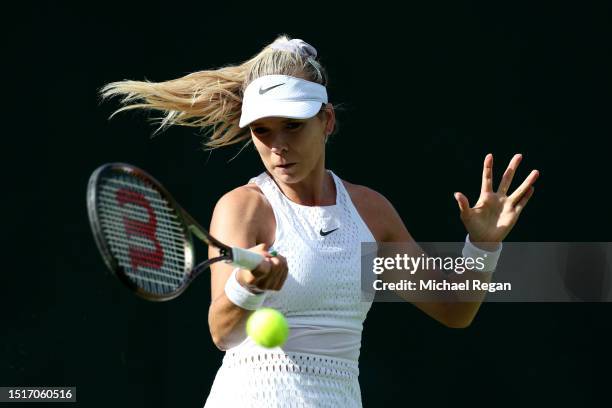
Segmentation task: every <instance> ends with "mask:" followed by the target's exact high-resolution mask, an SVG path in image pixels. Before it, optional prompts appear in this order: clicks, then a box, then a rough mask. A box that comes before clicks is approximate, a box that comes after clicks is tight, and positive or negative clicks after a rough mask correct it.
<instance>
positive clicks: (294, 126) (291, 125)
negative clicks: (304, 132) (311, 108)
mask: <svg viewBox="0 0 612 408" xmlns="http://www.w3.org/2000/svg"><path fill="white" fill-rule="evenodd" d="M300 126H302V123H301V122H289V123H287V128H288V129H298V128H300Z"/></svg>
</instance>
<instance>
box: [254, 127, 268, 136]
mask: <svg viewBox="0 0 612 408" xmlns="http://www.w3.org/2000/svg"><path fill="white" fill-rule="evenodd" d="M266 130H267V129H266V128H263V127H256V128H253V132H254V133H257V134H258V135H259V134H262V133H265V132H266Z"/></svg>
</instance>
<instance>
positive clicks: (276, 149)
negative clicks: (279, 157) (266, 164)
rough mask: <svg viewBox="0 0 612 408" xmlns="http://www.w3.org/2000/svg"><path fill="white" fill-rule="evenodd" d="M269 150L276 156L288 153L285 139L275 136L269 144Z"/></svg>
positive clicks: (281, 136) (279, 135)
mask: <svg viewBox="0 0 612 408" xmlns="http://www.w3.org/2000/svg"><path fill="white" fill-rule="evenodd" d="M270 150H272V153H276V154H281V153H283V152H286V151H288V150H289V149H288V147H287V141H286V138H285V137H284V136H283V135H281V134H277V135H276V136H275V137H274V140H272V143H271V144H270Z"/></svg>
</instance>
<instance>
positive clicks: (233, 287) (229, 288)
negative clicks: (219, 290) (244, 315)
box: [225, 268, 266, 310]
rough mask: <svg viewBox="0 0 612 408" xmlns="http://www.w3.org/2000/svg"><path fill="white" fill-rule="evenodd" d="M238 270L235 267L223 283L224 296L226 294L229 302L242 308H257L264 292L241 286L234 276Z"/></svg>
mask: <svg viewBox="0 0 612 408" xmlns="http://www.w3.org/2000/svg"><path fill="white" fill-rule="evenodd" d="M239 270H240V268H235V269H234V270H233V271H232V274H231V275H230V277H229V279H228V280H227V282H226V283H225V296H227V298H228V299H229V300H230V302H232V303H233V304H235V305H236V306H240V307H241V308H243V309H247V310H256V309H259V308H260V307H261V305H262V304H263V302H264V299H265V297H266V292H262V293H253V292H250V291H249V290H248V289H247V288H245V287H244V286H242V285H241V284H240V282H238V279H237V278H236V274H237V273H238V271H239Z"/></svg>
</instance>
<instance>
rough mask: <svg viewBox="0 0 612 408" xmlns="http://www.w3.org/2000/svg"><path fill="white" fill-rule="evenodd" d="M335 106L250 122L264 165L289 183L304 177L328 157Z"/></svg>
mask: <svg viewBox="0 0 612 408" xmlns="http://www.w3.org/2000/svg"><path fill="white" fill-rule="evenodd" d="M334 124H335V116H334V111H333V107H332V105H331V104H328V105H327V107H326V111H325V113H319V114H317V115H315V116H313V117H312V118H309V119H288V118H280V117H268V118H262V119H259V120H256V121H255V122H253V123H251V124H250V125H249V127H250V129H251V137H252V139H253V143H254V144H255V148H256V149H257V151H258V152H259V156H260V157H261V160H262V161H263V163H264V166H265V167H266V169H267V170H268V172H270V174H272V175H273V176H274V178H276V179H277V180H279V181H282V182H284V183H287V184H292V183H298V182H300V181H302V180H304V179H305V178H306V177H307V176H308V175H309V174H311V172H312V171H313V170H314V169H315V168H316V167H317V166H323V165H324V161H325V138H326V136H327V135H329V134H330V133H331V132H332V130H333V129H334Z"/></svg>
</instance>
